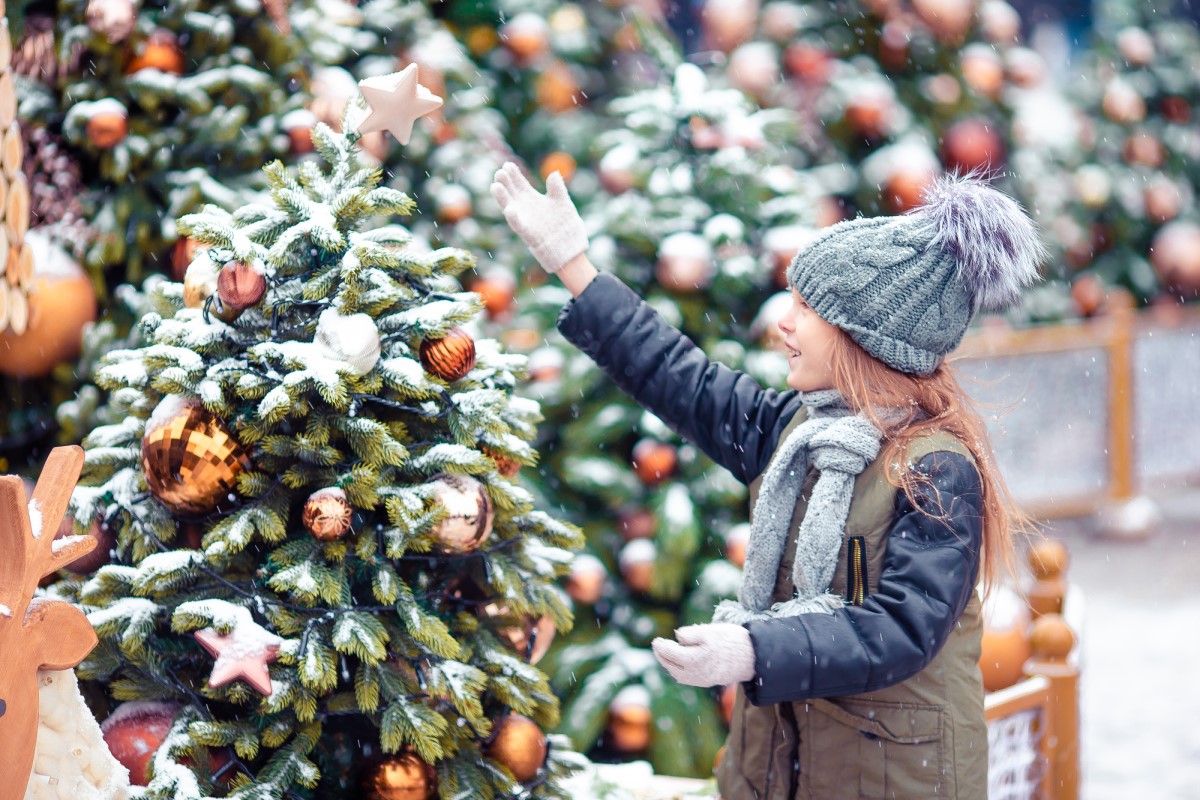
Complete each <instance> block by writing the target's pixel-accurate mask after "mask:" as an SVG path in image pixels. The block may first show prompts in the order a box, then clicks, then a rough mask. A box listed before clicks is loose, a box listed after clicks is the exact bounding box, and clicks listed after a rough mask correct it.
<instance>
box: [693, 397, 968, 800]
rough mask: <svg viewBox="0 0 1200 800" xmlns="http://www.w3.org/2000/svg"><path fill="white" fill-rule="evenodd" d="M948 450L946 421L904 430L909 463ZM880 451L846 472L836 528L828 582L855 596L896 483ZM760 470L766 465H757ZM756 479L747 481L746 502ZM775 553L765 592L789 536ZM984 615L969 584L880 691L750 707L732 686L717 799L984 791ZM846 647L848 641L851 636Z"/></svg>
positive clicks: (867, 582)
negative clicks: (936, 648)
mask: <svg viewBox="0 0 1200 800" xmlns="http://www.w3.org/2000/svg"><path fill="white" fill-rule="evenodd" d="M805 416H806V414H805V412H804V411H803V410H801V411H800V412H799V413H797V414H796V418H794V419H793V420H792V421H791V423H790V424H789V425H788V427H787V428H786V429H785V430H784V431H783V433H782V434H781V435H780V437H779V441H780V442H781V443H782V442H783V441H785V440H786V439H787V437H788V434H790V433H791V431H792V429H793V428H794V427H796V426H797V425H799V424H800V422H801V421H803V418H804V417H805ZM941 450H948V451H952V452H955V453H960V454H962V455H965V456H967V457H968V458H970V453H969V451H968V450H967V448H966V447H965V446H964V445H963V444H962V443H961V442H959V441H958V439H956V438H955V437H954V436H952V435H950V434H949V433H935V434H931V435H929V436H927V437H923V438H921V439H918V440H917V441H915V442H913V443H912V445H911V446H910V447H909V449H908V451H907V453H906V458H907V460H908V463H909V464H916V463H917V462H918V461H920V460H921V459H922V458H924V457H925V456H926V455H928V454H929V453H933V452H937V451H941ZM884 466H885V465H884V464H883V462H882V459H876V460H875V462H873V463H872V464H870V465H868V467H867V468H866V469H865V470H863V472H862V474H860V475H859V476H858V477H857V478H856V479H855V483H854V495H853V498H852V500H851V502H850V512H849V515H848V517H847V519H846V533H845V539H844V541H843V543H842V550H841V552H840V553H839V554H838V569H837V572H836V573H835V574H834V577H833V583H832V585H831V586H830V590H831V591H832V592H834V593H835V594H840V595H841V596H842V597H844V598H846V601H847V603H854V604H861V603H862V602H863V599H864V598H865V597H866V595H868V594H870V593H872V592H874V591H875V588H876V581H877V579H878V576H879V573H880V570H881V569H882V568H883V559H884V552H885V549H886V546H887V534H888V529H889V528H890V527H891V524H892V512H893V508H894V505H893V504H894V502H895V498H896V492H897V491H899V490H898V489H896V488H895V487H893V486H892V485H891V484H889V483H888V482H887V479H886V478H885V474H884V471H883V470H884ZM764 472H765V471H764ZM816 477H817V473H816V471H815V470H812V471H810V472H809V474H808V476H807V480H806V481H805V487H804V491H803V492H801V497H800V500H799V502H798V504H797V506H796V513H795V515H794V516H793V518H792V523H791V530H793V531H795V530H797V529H798V528H799V526H800V521H801V520H802V519H803V518H804V513H805V511H806V509H807V505H808V497H809V496H810V494H811V490H812V485H813V483H814V482H815V480H816ZM760 480H761V477H760V478H759V480H756V481H755V482H754V483H753V484H752V485H751V487H750V503H751V505H750V507H751V508H753V507H754V502H755V501H756V500H757V497H758V489H759V481H760ZM788 538H789V542H788V547H787V550H786V552H785V553H784V556H783V559H782V561H781V563H780V565H779V574H778V576H777V579H776V582H775V596H774V597H773V598H772V599H773V600H774V601H779V600H786V599H788V598H790V597H792V595H793V587H792V560H793V558H794V557H795V550H796V542H795V537H794V536H790V537H788ZM982 636H983V625H982V622H981V620H980V601H979V596H978V594H977V593H976V594H973V595H972V597H971V600H970V602H968V603H967V607H966V610H965V611H964V612H963V614H962V617H961V618H960V619H959V621H958V625H957V626H956V628H955V630H954V632H953V633H951V634H950V638H949V639H948V640H947V642H946V644H945V646H944V647H943V648H942V649H941V651H940V652H939V653H938V655H937V656H936V657H935V658H934V659H933V661H932V662H931V663H930V664H929V665H928V666H927V667H926V668H925V669H924V670H922V671H921V672H919V673H917V674H916V675H914V676H913V677H911V678H909V679H908V680H906V681H903V682H902V683H899V684H896V685H894V686H889V687H888V688H886V689H882V690H880V691H877V692H871V693H869V694H862V695H855V696H853V697H835V698H829V699H818V698H814V699H812V700H808V701H803V702H794V703H778V704H775V705H771V706H765V707H761V708H756V707H754V706H752V705H750V704H749V703H747V702H746V697H745V694H744V692H743V691H742V689H741V687H740V686H739V687H738V690H737V699H736V701H735V703H734V711H733V718H732V721H731V724H730V731H729V738H728V740H727V741H726V748H725V753H724V756H723V757H722V759H721V762H720V764H719V765H718V767H717V770H716V774H717V784H718V786H719V788H720V792H721V797H722V798H723V800H792V799H793V798H803V799H804V800H810V799H811V800H844V799H847V798H869V799H870V800H884V798H886V799H887V800H927V799H928V798H956V799H957V800H986V797H987V760H988V757H987V726H986V724H985V722H984V716H983V681H982V678H981V676H980V672H979V667H978V662H979V649H980V642H981V638H982ZM846 646H847V647H853V646H855V645H854V643H852V642H847V643H846Z"/></svg>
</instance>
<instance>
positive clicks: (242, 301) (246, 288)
mask: <svg viewBox="0 0 1200 800" xmlns="http://www.w3.org/2000/svg"><path fill="white" fill-rule="evenodd" d="M266 293H267V278H266V276H265V275H263V272H262V270H261V269H258V268H256V267H255V265H253V264H244V263H242V262H241V261H230V262H229V263H227V264H225V266H223V267H221V271H220V272H219V273H217V296H218V297H220V298H221V302H222V303H224V304H225V305H226V306H227V307H229V308H235V309H237V310H238V311H244V310H245V309H247V308H250V306H256V305H258V301H259V300H262V299H263V295H265V294H266Z"/></svg>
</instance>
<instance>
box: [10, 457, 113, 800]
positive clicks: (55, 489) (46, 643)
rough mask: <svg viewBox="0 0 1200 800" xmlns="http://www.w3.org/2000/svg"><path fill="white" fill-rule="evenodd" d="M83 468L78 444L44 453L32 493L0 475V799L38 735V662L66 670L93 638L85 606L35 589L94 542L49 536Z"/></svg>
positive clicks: (17, 788) (24, 770) (22, 782)
mask: <svg viewBox="0 0 1200 800" xmlns="http://www.w3.org/2000/svg"><path fill="white" fill-rule="evenodd" d="M82 468H83V449H82V448H80V447H58V448H55V449H54V450H53V451H51V453H50V458H49V459H47V461H46V465H45V467H44V468H43V469H42V474H41V476H40V477H39V478H38V482H37V486H36V488H35V489H34V490H33V499H32V500H30V501H29V502H28V503H27V502H26V500H25V487H24V484H23V483H22V481H21V479H20V478H19V477H17V476H15V475H5V476H0V764H3V769H0V777H2V780H0V800H20V798H22V797H23V796H24V794H25V789H26V783H27V782H28V780H29V775H30V772H31V770H32V767H33V757H34V750H35V747H36V744H37V737H38V719H39V713H38V693H39V685H38V670H39V669H47V670H66V669H71V668H73V667H74V666H75V665H77V664H78V663H79V662H80V661H82V660H83V659H84V657H85V656H86V655H87V654H88V653H89V652H91V650H92V648H93V647H95V646H96V643H97V639H96V633H95V631H94V630H92V626H91V624H89V623H88V621H87V617H85V616H84V615H83V613H82V612H81V611H80V610H79V609H77V608H75V607H73V606H71V605H69V604H68V603H64V602H61V601H57V600H49V599H46V598H40V597H34V596H33V595H34V590H35V589H36V588H37V585H38V581H40V580H41V579H42V578H44V577H45V576H47V575H49V574H50V573H52V572H54V571H56V570H58V569H59V568H60V567H62V566H64V565H65V564H68V563H70V562H71V561H74V560H75V559H76V558H79V557H80V556H82V555H84V554H86V553H88V552H89V551H91V550H92V549H93V548H94V547H95V546H96V540H95V539H94V538H92V537H90V536H70V537H65V538H62V539H58V540H57V541H56V540H55V534H56V533H57V532H58V526H59V523H60V522H61V521H62V517H63V513H64V512H65V511H66V509H67V501H68V500H69V499H70V497H71V492H72V491H73V490H74V488H75V482H76V481H77V480H78V479H79V473H80V471H81V470H82Z"/></svg>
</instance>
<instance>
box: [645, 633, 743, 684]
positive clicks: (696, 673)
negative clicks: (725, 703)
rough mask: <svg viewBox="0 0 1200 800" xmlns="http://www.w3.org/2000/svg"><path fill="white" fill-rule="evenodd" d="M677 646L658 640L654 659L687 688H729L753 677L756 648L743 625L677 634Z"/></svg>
mask: <svg viewBox="0 0 1200 800" xmlns="http://www.w3.org/2000/svg"><path fill="white" fill-rule="evenodd" d="M675 638H676V639H678V640H679V641H678V642H672V641H671V640H670V639H655V640H654V641H653V642H651V643H650V646H651V647H652V648H653V649H654V657H655V658H657V659H658V663H660V664H662V665H663V668H664V669H666V671H667V672H669V673H671V677H672V678H674V679H675V680H677V681H679V682H680V683H683V684H687V685H688V686H726V685H728V684H731V683H741V682H742V681H748V680H750V679H751V678H753V677H754V644H753V643H752V642H751V641H750V632H749V631H747V630H746V629H745V628H743V627H742V626H741V625H732V624H730V623H728V622H717V623H713V624H711V625H688V626H686V627H683V628H679V629H677V630H676V631H675Z"/></svg>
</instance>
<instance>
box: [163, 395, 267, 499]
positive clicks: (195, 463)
mask: <svg viewBox="0 0 1200 800" xmlns="http://www.w3.org/2000/svg"><path fill="white" fill-rule="evenodd" d="M250 468H251V463H250V457H249V456H248V455H247V454H246V451H245V450H244V449H243V448H242V445H241V443H240V442H238V440H237V439H235V438H234V437H233V434H231V433H230V432H229V429H228V428H226V427H225V423H224V422H223V421H221V420H220V419H218V418H217V417H216V416H215V415H214V414H212V413H210V412H208V411H206V410H205V408H204V407H203V406H202V405H200V403H199V402H198V401H195V400H187V399H184V398H182V397H180V396H178V395H167V396H166V397H165V398H163V400H162V402H160V403H159V404H158V407H157V408H155V409H154V414H153V415H151V417H150V420H149V421H148V422H147V423H146V434H145V436H144V437H143V438H142V470H143V471H144V472H145V475H146V485H147V487H148V488H149V489H150V493H151V494H152V495H154V496H155V497H156V498H157V499H158V501H159V502H161V503H162V504H163V505H165V506H166V507H167V508H169V509H170V510H171V511H172V512H173V513H175V514H181V515H188V516H200V515H203V514H208V513H209V512H211V511H216V510H220V509H221V508H222V507H223V506H225V507H228V506H232V505H233V497H234V493H235V492H236V490H237V478H238V476H239V475H241V474H242V473H243V472H245V471H246V470H248V469H250Z"/></svg>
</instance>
